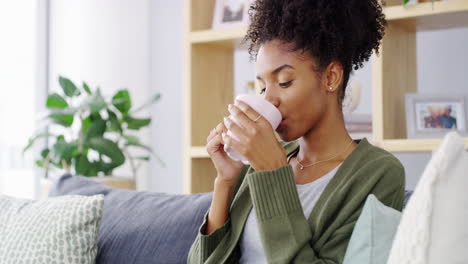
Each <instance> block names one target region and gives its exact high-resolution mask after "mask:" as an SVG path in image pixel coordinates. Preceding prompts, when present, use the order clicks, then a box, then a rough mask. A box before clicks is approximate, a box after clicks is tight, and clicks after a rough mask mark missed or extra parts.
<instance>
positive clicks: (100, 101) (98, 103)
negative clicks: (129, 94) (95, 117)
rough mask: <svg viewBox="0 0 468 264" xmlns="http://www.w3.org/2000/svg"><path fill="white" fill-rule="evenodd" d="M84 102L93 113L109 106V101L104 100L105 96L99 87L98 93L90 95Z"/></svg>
mask: <svg viewBox="0 0 468 264" xmlns="http://www.w3.org/2000/svg"><path fill="white" fill-rule="evenodd" d="M84 104H85V107H86V108H88V109H89V111H90V112H91V113H98V112H99V111H101V110H102V109H104V108H106V106H107V103H106V101H105V100H104V97H103V96H102V95H101V91H100V90H99V89H97V90H96V93H94V94H93V95H92V96H90V97H89V98H88V99H87V100H86V101H85V103H84Z"/></svg>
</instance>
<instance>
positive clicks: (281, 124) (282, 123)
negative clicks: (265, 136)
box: [276, 119, 286, 130]
mask: <svg viewBox="0 0 468 264" xmlns="http://www.w3.org/2000/svg"><path fill="white" fill-rule="evenodd" d="M285 126H286V119H283V120H281V123H280V124H279V125H278V128H277V129H276V130H281V129H283V128H284V127H285Z"/></svg>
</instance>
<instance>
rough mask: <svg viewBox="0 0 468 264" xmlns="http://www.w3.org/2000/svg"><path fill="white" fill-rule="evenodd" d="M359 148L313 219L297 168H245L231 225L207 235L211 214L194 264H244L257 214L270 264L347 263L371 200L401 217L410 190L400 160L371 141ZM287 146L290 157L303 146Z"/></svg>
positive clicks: (191, 257)
mask: <svg viewBox="0 0 468 264" xmlns="http://www.w3.org/2000/svg"><path fill="white" fill-rule="evenodd" d="M356 142H357V143H358V146H357V147H356V148H355V149H354V151H353V152H352V153H351V154H350V155H349V156H348V157H347V158H346V160H345V161H344V162H343V163H342V165H341V166H340V168H339V169H338V171H337V172H336V174H335V176H334V177H333V178H332V179H331V180H330V182H329V184H328V185H327V186H326V187H325V189H324V191H323V193H322V194H321V195H320V197H319V199H318V201H317V203H316V204H315V207H314V208H313V210H312V212H311V213H310V216H309V217H308V218H306V217H305V216H304V212H303V210H302V206H301V202H300V200H299V196H298V193H297V189H296V183H295V176H294V172H293V169H292V167H291V165H289V164H288V165H285V166H283V167H280V168H278V169H276V170H271V171H259V172H256V171H255V170H254V169H253V168H251V167H250V166H248V165H246V166H244V168H243V169H242V171H241V174H240V177H239V180H238V183H237V185H236V187H235V194H234V198H233V200H232V203H231V208H230V213H229V218H228V220H227V221H226V223H225V224H224V225H223V226H221V227H220V228H218V229H216V230H215V231H214V232H212V233H211V234H209V235H203V233H204V231H205V230H206V226H207V221H208V212H206V214H205V218H204V222H203V224H202V225H201V227H200V229H199V232H198V235H197V237H196V239H195V241H194V242H193V244H192V247H191V248H190V251H189V255H188V263H215V264H219V263H238V261H239V259H240V255H241V252H240V247H239V238H240V236H241V234H242V231H243V228H244V225H245V222H246V220H247V216H248V215H249V212H250V210H251V209H252V208H255V212H256V215H257V221H258V226H259V231H260V237H261V240H262V244H263V248H264V250H265V254H266V258H267V260H268V263H310V264H319V263H320V264H322V263H323V264H324V263H330V264H331V263H342V261H343V258H344V255H345V252H346V248H347V246H348V242H349V239H350V237H351V234H352V232H353V228H354V225H355V223H356V221H357V219H358V217H359V215H360V213H361V210H362V207H363V206H364V202H365V201H366V198H367V196H368V195H369V194H371V193H372V194H374V195H375V196H376V197H377V198H378V199H379V200H380V201H381V202H382V203H384V204H385V205H387V206H390V207H393V208H395V209H397V210H400V211H401V209H402V206H403V196H404V190H405V172H404V168H403V166H402V165H401V163H400V162H399V161H398V159H396V158H395V157H394V156H393V155H392V154H390V153H389V152H387V151H385V150H383V149H380V148H378V147H375V146H373V145H371V144H370V143H369V142H368V141H367V140H366V139H365V138H364V139H362V140H357V141H356ZM281 144H282V145H283V147H284V148H285V150H286V153H287V155H288V156H289V155H290V154H291V153H293V152H294V150H296V149H297V148H298V147H299V142H298V140H295V141H291V142H281ZM208 211H209V210H208Z"/></svg>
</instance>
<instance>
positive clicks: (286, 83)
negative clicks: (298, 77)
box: [279, 81, 292, 87]
mask: <svg viewBox="0 0 468 264" xmlns="http://www.w3.org/2000/svg"><path fill="white" fill-rule="evenodd" d="M291 83H292V81H289V82H284V83H280V84H279V85H280V86H281V87H287V86H289V85H290V84H291Z"/></svg>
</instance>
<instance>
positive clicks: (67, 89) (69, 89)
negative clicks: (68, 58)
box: [59, 76, 81, 97]
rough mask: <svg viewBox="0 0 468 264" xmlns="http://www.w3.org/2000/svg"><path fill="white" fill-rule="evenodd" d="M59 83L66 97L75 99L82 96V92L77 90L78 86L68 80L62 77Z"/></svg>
mask: <svg viewBox="0 0 468 264" xmlns="http://www.w3.org/2000/svg"><path fill="white" fill-rule="evenodd" d="M59 83H60V86H61V87H62V89H63V92H64V93H65V95H66V96H68V97H73V96H78V95H80V94H81V93H80V90H78V89H77V88H76V85H75V84H74V83H73V82H72V81H70V80H69V79H67V78H65V77H62V76H60V77H59Z"/></svg>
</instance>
